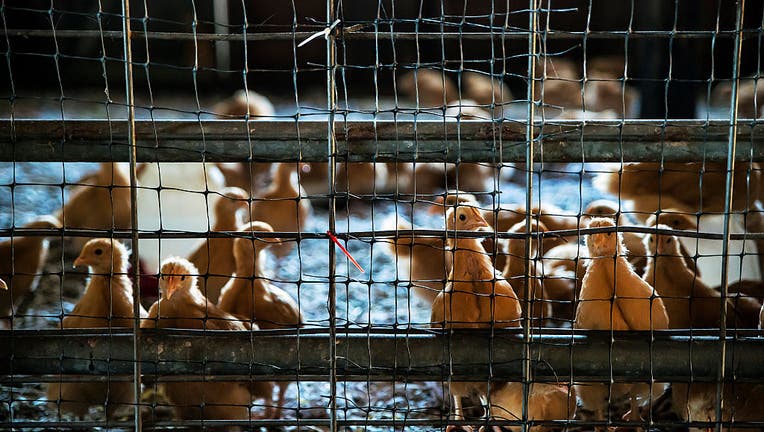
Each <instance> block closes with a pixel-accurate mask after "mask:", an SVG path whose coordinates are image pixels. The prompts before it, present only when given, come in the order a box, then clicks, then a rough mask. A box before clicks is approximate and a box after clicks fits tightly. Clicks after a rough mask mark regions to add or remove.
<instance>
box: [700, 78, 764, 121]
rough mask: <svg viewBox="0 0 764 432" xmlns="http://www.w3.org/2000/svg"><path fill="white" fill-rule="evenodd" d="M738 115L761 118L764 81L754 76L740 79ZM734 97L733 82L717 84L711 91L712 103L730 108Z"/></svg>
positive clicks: (763, 102) (763, 111)
mask: <svg viewBox="0 0 764 432" xmlns="http://www.w3.org/2000/svg"><path fill="white" fill-rule="evenodd" d="M737 92H738V101H737V113H738V114H737V115H738V117H739V118H749V119H755V118H760V117H761V116H762V113H764V109H762V106H763V105H764V83H761V82H759V81H758V80H756V79H753V78H744V79H742V80H740V84H738V88H737ZM731 97H732V83H730V82H725V83H719V84H717V85H716V86H715V87H714V89H713V90H712V91H711V100H710V101H709V102H710V105H712V106H717V107H725V108H729V107H730V106H731V104H730V101H731Z"/></svg>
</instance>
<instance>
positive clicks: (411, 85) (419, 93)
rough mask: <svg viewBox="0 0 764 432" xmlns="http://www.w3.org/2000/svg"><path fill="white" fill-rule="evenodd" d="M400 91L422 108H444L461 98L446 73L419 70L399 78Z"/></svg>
mask: <svg viewBox="0 0 764 432" xmlns="http://www.w3.org/2000/svg"><path fill="white" fill-rule="evenodd" d="M398 90H399V91H400V92H401V93H402V94H404V95H406V96H408V97H410V98H411V99H413V100H414V101H417V102H418V106H419V107H420V108H435V107H444V106H446V105H448V104H449V103H450V102H453V101H455V100H457V99H458V98H459V91H458V89H457V88H456V85H455V84H454V82H453V81H451V79H450V78H448V76H447V75H446V74H445V72H442V71H438V70H433V69H417V70H415V71H411V72H408V73H405V74H403V75H401V77H400V78H398Z"/></svg>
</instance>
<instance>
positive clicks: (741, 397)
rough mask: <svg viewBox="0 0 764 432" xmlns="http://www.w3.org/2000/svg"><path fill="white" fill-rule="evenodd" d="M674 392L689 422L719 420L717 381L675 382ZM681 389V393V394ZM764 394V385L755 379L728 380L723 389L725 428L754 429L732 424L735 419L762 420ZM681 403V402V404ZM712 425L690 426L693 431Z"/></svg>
mask: <svg viewBox="0 0 764 432" xmlns="http://www.w3.org/2000/svg"><path fill="white" fill-rule="evenodd" d="M672 387H673V388H672V394H674V400H673V403H674V409H675V410H676V412H677V414H678V415H679V417H680V418H682V419H683V420H684V421H688V422H707V421H716V418H717V417H716V406H717V405H718V403H719V401H718V399H717V398H716V383H704V382H694V383H692V384H690V385H689V386H688V385H687V384H678V383H674V384H672ZM677 393H678V394H679V396H677ZM761 394H764V385H761V384H751V383H737V382H736V383H734V384H730V383H727V384H725V385H724V390H723V393H722V400H723V402H722V416H721V421H722V422H724V425H723V426H722V428H721V430H723V431H725V432H727V431H730V432H746V431H751V430H756V429H755V428H754V429H749V428H747V427H742V426H740V427H732V428H730V427H728V426H727V425H728V424H729V422H731V421H733V420H734V421H735V422H753V421H761V418H762V415H761V404H760V403H759V401H760V399H759V398H758V396H759V395H761ZM677 404H680V405H677ZM708 429H709V428H692V427H691V428H689V430H690V431H692V432H705V431H708Z"/></svg>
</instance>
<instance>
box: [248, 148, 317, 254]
mask: <svg viewBox="0 0 764 432" xmlns="http://www.w3.org/2000/svg"><path fill="white" fill-rule="evenodd" d="M295 169H296V165H295V164H290V163H280V164H277V165H276V173H275V175H274V177H273V183H272V184H271V186H270V187H269V188H268V190H266V191H265V193H263V195H262V196H261V197H259V198H258V199H257V200H255V201H253V202H252V207H251V208H250V220H253V221H262V222H265V223H267V224H268V225H270V226H271V227H273V229H274V230H276V231H281V232H298V231H301V230H302V229H303V228H304V227H305V223H306V222H307V220H308V217H309V216H310V202H309V201H308V200H307V199H306V198H305V197H304V194H303V193H301V189H300V188H299V187H298V186H295V185H294V183H293V180H292V175H293V174H294V172H295ZM293 244H294V243H293V242H283V243H281V244H279V245H274V246H273V247H272V248H271V250H272V251H273V253H274V254H275V255H276V256H278V257H283V256H284V255H286V254H287V253H289V251H290V249H291V248H292V245H293Z"/></svg>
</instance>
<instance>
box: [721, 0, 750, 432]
mask: <svg viewBox="0 0 764 432" xmlns="http://www.w3.org/2000/svg"><path fill="white" fill-rule="evenodd" d="M744 13H745V0H738V2H737V14H736V18H735V21H736V22H735V51H734V53H733V61H732V94H731V96H730V124H729V128H730V129H729V141H728V144H727V180H726V192H725V197H724V234H723V238H724V240H723V243H722V275H721V276H722V285H721V287H719V290H720V291H721V301H720V304H719V307H720V308H721V313H720V318H719V338H720V344H719V347H720V349H721V353H720V356H719V369H718V371H717V375H716V378H717V381H716V400H717V404H716V431H717V432H721V430H722V420H723V419H722V410H723V408H724V398H723V397H722V396H723V395H724V379H725V372H724V370H725V368H726V366H727V356H726V354H727V307H726V306H727V304H726V299H727V295H728V293H729V283H728V281H727V273H728V267H729V243H730V222H731V220H730V219H731V218H730V216H731V215H730V212H731V211H732V199H733V192H734V190H733V189H734V186H735V185H734V180H735V153H736V150H737V103H738V84H739V81H740V53H741V51H742V49H743V34H742V30H743V16H744Z"/></svg>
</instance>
